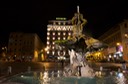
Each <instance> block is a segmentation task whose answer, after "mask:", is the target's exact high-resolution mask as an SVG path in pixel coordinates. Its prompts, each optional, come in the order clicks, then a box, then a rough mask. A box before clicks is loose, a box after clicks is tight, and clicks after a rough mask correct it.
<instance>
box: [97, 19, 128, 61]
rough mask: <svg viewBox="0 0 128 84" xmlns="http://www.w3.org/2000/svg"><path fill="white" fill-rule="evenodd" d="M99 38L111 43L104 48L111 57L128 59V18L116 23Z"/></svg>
mask: <svg viewBox="0 0 128 84" xmlns="http://www.w3.org/2000/svg"><path fill="white" fill-rule="evenodd" d="M98 39H99V40H101V41H103V42H104V43H107V44H108V45H109V48H108V49H106V50H104V51H105V52H106V51H107V52H106V53H105V55H108V56H109V58H112V59H120V58H121V59H123V60H125V61H128V20H123V21H122V22H121V23H119V24H117V25H115V26H114V27H112V28H111V29H110V30H108V31H107V32H106V33H104V34H103V35H102V36H100V37H99V38H98Z"/></svg>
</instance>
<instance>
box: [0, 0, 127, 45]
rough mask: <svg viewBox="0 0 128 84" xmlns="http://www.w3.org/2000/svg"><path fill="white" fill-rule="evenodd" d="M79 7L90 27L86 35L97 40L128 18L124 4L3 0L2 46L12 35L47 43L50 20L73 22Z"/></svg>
mask: <svg viewBox="0 0 128 84" xmlns="http://www.w3.org/2000/svg"><path fill="white" fill-rule="evenodd" d="M77 5H79V6H80V12H81V13H82V14H83V16H84V18H86V19H87V21H88V23H87V25H86V26H85V27H84V30H85V32H86V33H88V34H89V35H91V36H92V37H94V38H98V37H99V36H100V35H102V34H103V33H104V32H105V31H107V30H108V29H109V28H111V27H112V26H113V25H115V24H117V23H119V22H121V21H122V20H123V19H127V17H128V4H127V3H126V1H125V0H110V1H109V0H30V1H29V0H16V1H13V0H8V1H6V0H3V1H2V2H0V21H1V22H0V45H1V44H6V43H7V42H8V35H9V33H10V32H15V31H21V32H32V33H37V34H38V35H39V37H40V38H41V40H42V41H43V42H44V43H46V30H47V24H48V21H49V20H54V19H55V18H56V17H66V18H67V19H71V18H72V17H73V16H74V13H76V11H77V10H76V9H77Z"/></svg>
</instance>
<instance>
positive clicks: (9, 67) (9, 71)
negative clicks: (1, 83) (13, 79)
mask: <svg viewBox="0 0 128 84" xmlns="http://www.w3.org/2000/svg"><path fill="white" fill-rule="evenodd" d="M11 73H12V67H11V66H8V74H9V75H10V74H11Z"/></svg>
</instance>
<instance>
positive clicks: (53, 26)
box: [47, 18, 73, 59]
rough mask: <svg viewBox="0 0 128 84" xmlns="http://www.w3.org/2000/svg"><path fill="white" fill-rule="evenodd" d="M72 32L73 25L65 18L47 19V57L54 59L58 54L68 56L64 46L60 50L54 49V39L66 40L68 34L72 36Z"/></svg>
mask: <svg viewBox="0 0 128 84" xmlns="http://www.w3.org/2000/svg"><path fill="white" fill-rule="evenodd" d="M72 33H73V25H72V24H71V21H69V20H66V18H56V20H51V21H49V24H48V25H47V47H49V50H48V51H47V57H48V58H49V59H50V58H51V59H56V58H57V57H58V56H60V54H63V55H64V56H69V55H68V50H67V49H66V48H64V47H63V49H62V51H61V52H60V50H59V49H56V46H55V41H56V40H66V39H67V38H68V37H69V36H72Z"/></svg>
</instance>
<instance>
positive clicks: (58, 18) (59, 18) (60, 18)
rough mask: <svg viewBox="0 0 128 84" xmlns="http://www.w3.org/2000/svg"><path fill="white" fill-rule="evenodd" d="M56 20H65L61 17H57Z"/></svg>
mask: <svg viewBox="0 0 128 84" xmlns="http://www.w3.org/2000/svg"><path fill="white" fill-rule="evenodd" d="M56 20H66V18H63V17H57V18H56Z"/></svg>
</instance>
